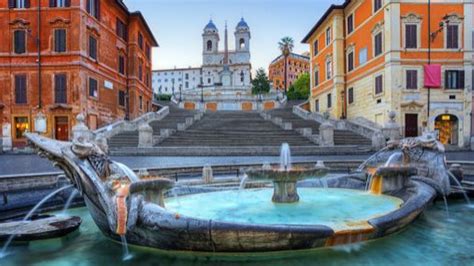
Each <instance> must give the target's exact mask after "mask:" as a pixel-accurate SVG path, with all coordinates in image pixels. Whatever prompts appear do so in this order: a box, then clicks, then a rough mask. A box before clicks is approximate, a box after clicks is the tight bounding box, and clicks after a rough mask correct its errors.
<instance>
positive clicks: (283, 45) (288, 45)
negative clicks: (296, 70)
mask: <svg viewBox="0 0 474 266" xmlns="http://www.w3.org/2000/svg"><path fill="white" fill-rule="evenodd" d="M294 46H295V44H294V41H293V39H292V38H291V37H288V36H286V37H283V38H281V40H280V41H279V42H278V48H280V51H281V54H282V55H283V57H284V59H285V79H284V80H285V94H286V91H287V89H288V56H289V55H290V54H291V52H292V51H293V47H294Z"/></svg>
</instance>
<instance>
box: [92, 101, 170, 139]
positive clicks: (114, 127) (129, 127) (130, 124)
mask: <svg viewBox="0 0 474 266" xmlns="http://www.w3.org/2000/svg"><path fill="white" fill-rule="evenodd" d="M169 113H170V110H169V107H168V106H165V107H163V108H161V109H160V110H159V111H158V112H149V113H146V114H143V115H141V116H139V117H137V118H135V119H134V120H132V121H125V120H122V121H118V122H115V123H113V124H110V125H107V126H105V127H102V128H99V129H97V130H95V131H94V135H96V136H97V135H102V136H104V137H105V138H107V139H108V138H111V137H113V136H115V135H117V134H119V133H120V132H123V131H135V130H138V126H139V125H140V124H142V123H150V122H151V121H155V120H161V119H163V118H164V117H165V116H167V115H168V114H169Z"/></svg>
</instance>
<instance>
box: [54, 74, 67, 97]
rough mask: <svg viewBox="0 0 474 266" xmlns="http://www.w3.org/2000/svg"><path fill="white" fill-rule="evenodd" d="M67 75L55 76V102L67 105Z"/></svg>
mask: <svg viewBox="0 0 474 266" xmlns="http://www.w3.org/2000/svg"><path fill="white" fill-rule="evenodd" d="M66 82H67V81H66V75H65V74H57V75H54V102H55V103H67V83H66Z"/></svg>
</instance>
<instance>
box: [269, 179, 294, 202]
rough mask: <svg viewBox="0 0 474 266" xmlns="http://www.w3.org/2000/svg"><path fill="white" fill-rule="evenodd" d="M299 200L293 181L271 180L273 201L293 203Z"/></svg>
mask: <svg viewBox="0 0 474 266" xmlns="http://www.w3.org/2000/svg"><path fill="white" fill-rule="evenodd" d="M299 200H300V196H298V192H297V191H296V181H295V182H278V181H274V182H273V197H272V201H273V202H275V203H295V202H298V201H299Z"/></svg>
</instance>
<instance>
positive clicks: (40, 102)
mask: <svg viewBox="0 0 474 266" xmlns="http://www.w3.org/2000/svg"><path fill="white" fill-rule="evenodd" d="M36 47H37V48H38V58H37V60H38V108H39V109H41V108H42V105H43V103H42V96H41V94H42V84H41V1H39V0H38V36H37V38H36Z"/></svg>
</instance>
